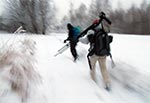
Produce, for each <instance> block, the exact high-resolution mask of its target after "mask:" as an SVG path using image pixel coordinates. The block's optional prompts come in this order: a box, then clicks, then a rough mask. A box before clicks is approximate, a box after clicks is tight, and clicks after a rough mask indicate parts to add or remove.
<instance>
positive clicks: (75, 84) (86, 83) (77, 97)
mask: <svg viewBox="0 0 150 103" xmlns="http://www.w3.org/2000/svg"><path fill="white" fill-rule="evenodd" d="M111 35H113V36H114V40H113V43H112V44H111V51H112V55H113V59H114V61H115V64H116V66H115V67H114V68H112V67H111V60H110V58H109V57H108V59H107V67H108V72H109V74H110V79H111V83H112V88H111V91H106V90H105V89H104V84H103V80H102V77H101V73H100V70H99V67H98V65H97V67H96V71H97V73H96V78H97V82H94V81H93V80H92V79H91V78H90V73H89V72H90V69H89V67H88V62H87V58H86V55H87V53H88V51H87V50H88V47H89V45H85V44H82V43H78V45H77V51H78V54H79V59H78V60H77V61H76V62H73V57H72V55H71V53H70V50H69V49H67V50H66V51H65V52H64V53H62V54H59V55H57V56H56V57H55V56H54V55H55V54H56V53H57V50H58V49H60V48H61V47H63V46H64V45H65V44H64V43H63V40H64V39H65V38H66V37H67V34H62V33H53V34H50V35H47V36H44V35H16V34H14V35H10V34H1V35H0V39H1V40H0V42H1V44H0V46H1V47H3V45H5V46H4V47H5V48H7V47H8V46H6V44H7V45H15V46H13V47H15V49H18V47H17V46H16V45H18V41H20V40H24V39H32V40H34V41H35V42H36V51H35V53H36V54H35V59H36V61H37V62H36V65H35V66H36V67H37V68H36V69H37V71H38V73H39V74H40V76H41V79H42V81H41V83H40V84H38V85H34V84H33V85H32V87H31V88H32V89H30V96H29V98H28V100H27V103H149V102H150V82H149V81H150V78H149V77H150V69H149V67H150V64H149V57H150V54H149V52H150V48H149V45H150V36H135V35H118V34H111ZM4 47H3V48H2V49H1V51H2V50H3V49H4ZM6 69H7V67H6ZM2 71H3V70H2V69H1V71H0V72H1V73H0V93H5V94H2V95H0V103H21V101H20V97H19V96H18V95H17V94H16V93H15V92H14V91H12V90H11V88H10V84H9V82H8V81H5V80H4V79H3V78H2V75H1V74H2V73H3V74H4V75H5V73H4V72H2ZM31 84H32V83H31ZM4 91H7V92H4Z"/></svg>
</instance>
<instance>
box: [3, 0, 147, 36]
mask: <svg viewBox="0 0 150 103" xmlns="http://www.w3.org/2000/svg"><path fill="white" fill-rule="evenodd" d="M5 4H6V5H5V12H4V13H3V15H1V16H0V30H2V31H7V32H10V33H12V32H14V31H15V30H16V29H17V28H18V27H19V26H23V28H24V29H25V30H26V31H27V32H30V33H36V34H44V35H45V34H48V33H50V32H65V31H66V24H67V23H68V22H70V23H72V24H73V25H79V26H81V28H82V29H85V28H86V27H88V26H89V25H91V23H92V21H93V20H94V19H96V18H98V13H99V12H101V11H104V12H105V13H106V14H107V16H108V17H109V18H110V20H111V21H112V25H111V32H112V33H123V34H140V35H149V34H150V3H148V2H146V0H143V2H142V4H141V5H140V7H137V6H136V5H132V6H131V7H130V8H129V9H127V10H125V9H123V8H122V7H118V8H117V9H115V10H114V9H112V7H111V4H110V1H109V0H93V1H92V2H91V4H90V5H89V7H87V6H86V5H85V4H81V5H80V6H79V8H78V9H74V5H73V3H70V10H69V13H68V14H67V15H66V16H64V17H63V19H62V20H61V21H60V22H59V21H58V20H57V7H56V5H55V3H54V1H53V0H16V2H14V0H6V1H5Z"/></svg>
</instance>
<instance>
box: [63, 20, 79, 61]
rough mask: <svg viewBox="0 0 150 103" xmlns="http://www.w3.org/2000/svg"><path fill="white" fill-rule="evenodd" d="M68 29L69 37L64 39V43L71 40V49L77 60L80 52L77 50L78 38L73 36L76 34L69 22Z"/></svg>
mask: <svg viewBox="0 0 150 103" xmlns="http://www.w3.org/2000/svg"><path fill="white" fill-rule="evenodd" d="M67 29H68V38H67V39H65V40H64V43H66V41H69V42H70V51H71V54H72V56H73V57H74V61H76V59H77V57H78V54H77V51H76V45H77V40H76V39H75V38H74V37H73V36H74V32H73V26H72V25H71V24H70V23H68V24H67Z"/></svg>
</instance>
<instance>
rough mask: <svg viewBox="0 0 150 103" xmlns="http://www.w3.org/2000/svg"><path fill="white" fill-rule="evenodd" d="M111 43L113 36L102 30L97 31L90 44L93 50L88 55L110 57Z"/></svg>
mask: <svg viewBox="0 0 150 103" xmlns="http://www.w3.org/2000/svg"><path fill="white" fill-rule="evenodd" d="M112 41H113V36H111V35H108V34H107V33H106V32H104V31H103V30H99V31H98V32H96V33H95V34H94V35H93V38H92V43H93V49H92V50H91V52H90V55H93V54H96V55H98V56H105V55H106V56H108V55H110V43H111V42H112Z"/></svg>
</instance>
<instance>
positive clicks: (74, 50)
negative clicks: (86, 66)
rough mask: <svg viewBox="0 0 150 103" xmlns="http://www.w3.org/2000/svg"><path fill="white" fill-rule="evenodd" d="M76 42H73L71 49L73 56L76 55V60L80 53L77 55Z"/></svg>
mask: <svg viewBox="0 0 150 103" xmlns="http://www.w3.org/2000/svg"><path fill="white" fill-rule="evenodd" d="M75 47H76V44H75V43H71V45H70V49H71V53H72V56H73V57H74V61H75V60H76V59H77V57H78V55H77V51H76V48H75Z"/></svg>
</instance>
